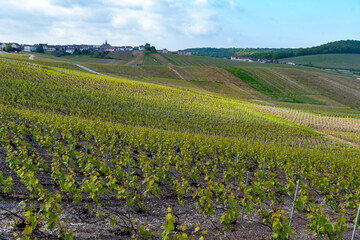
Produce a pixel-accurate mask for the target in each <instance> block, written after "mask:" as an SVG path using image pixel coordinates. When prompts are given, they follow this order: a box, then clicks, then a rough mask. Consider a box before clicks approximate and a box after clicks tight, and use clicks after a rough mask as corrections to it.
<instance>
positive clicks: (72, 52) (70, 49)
mask: <svg viewBox="0 0 360 240" xmlns="http://www.w3.org/2000/svg"><path fill="white" fill-rule="evenodd" d="M65 52H66V53H70V54H74V52H75V48H67V49H66V50H65Z"/></svg>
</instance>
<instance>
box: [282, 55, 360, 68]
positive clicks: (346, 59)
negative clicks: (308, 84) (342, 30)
mask: <svg viewBox="0 0 360 240" xmlns="http://www.w3.org/2000/svg"><path fill="white" fill-rule="evenodd" d="M281 60H284V61H294V62H295V63H296V64H299V65H305V66H311V67H319V68H331V69H349V70H360V54H319V55H310V56H300V57H292V58H285V59H281Z"/></svg>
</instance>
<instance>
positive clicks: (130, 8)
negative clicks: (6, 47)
mask: <svg viewBox="0 0 360 240" xmlns="http://www.w3.org/2000/svg"><path fill="white" fill-rule="evenodd" d="M5 1H6V4H7V6H9V7H8V9H7V10H8V11H6V12H5V13H4V14H3V13H2V14H1V15H0V32H1V33H2V34H1V38H3V37H5V38H6V39H0V42H1V41H18V42H27V43H39V42H44V43H49V44H67V43H93V44H101V43H102V42H103V41H104V40H105V39H107V40H108V41H109V42H110V43H111V44H113V45H117V44H121V45H138V44H144V43H146V42H150V43H152V44H154V45H155V46H157V45H160V46H159V47H167V48H170V49H172V48H175V49H176V48H180V46H181V45H182V44H184V42H185V39H191V41H198V40H199V41H200V40H201V39H204V38H203V37H204V36H207V37H209V36H210V35H211V34H214V33H216V34H217V30H218V28H219V23H218V21H219V19H218V18H217V17H216V16H217V9H216V8H215V7H214V6H213V5H212V4H210V3H209V1H208V0H189V1H179V0H12V1H9V2H7V0H0V4H2V2H5ZM9 25H10V26H9ZM5 26H7V27H6V28H10V29H18V31H7V30H6V28H5ZM99 41H101V42H99ZM176 46H178V47H176ZM183 47H184V48H185V47H187V46H183Z"/></svg>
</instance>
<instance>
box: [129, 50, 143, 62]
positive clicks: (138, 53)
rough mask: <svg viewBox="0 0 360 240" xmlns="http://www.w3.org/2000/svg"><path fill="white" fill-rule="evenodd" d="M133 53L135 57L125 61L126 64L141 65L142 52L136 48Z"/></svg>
mask: <svg viewBox="0 0 360 240" xmlns="http://www.w3.org/2000/svg"><path fill="white" fill-rule="evenodd" d="M133 55H134V56H135V58H134V59H132V60H131V61H129V62H128V63H126V65H141V64H142V62H143V59H144V52H143V51H139V50H136V51H133Z"/></svg>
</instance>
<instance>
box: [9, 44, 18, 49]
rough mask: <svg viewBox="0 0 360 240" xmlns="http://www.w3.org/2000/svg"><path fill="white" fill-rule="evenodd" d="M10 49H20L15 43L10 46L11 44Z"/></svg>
mask: <svg viewBox="0 0 360 240" xmlns="http://www.w3.org/2000/svg"><path fill="white" fill-rule="evenodd" d="M11 47H12V48H17V49H20V45H19V44H17V43H12V44H11Z"/></svg>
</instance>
